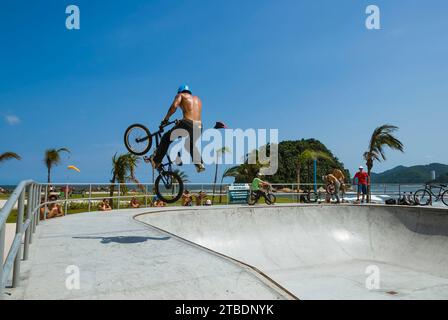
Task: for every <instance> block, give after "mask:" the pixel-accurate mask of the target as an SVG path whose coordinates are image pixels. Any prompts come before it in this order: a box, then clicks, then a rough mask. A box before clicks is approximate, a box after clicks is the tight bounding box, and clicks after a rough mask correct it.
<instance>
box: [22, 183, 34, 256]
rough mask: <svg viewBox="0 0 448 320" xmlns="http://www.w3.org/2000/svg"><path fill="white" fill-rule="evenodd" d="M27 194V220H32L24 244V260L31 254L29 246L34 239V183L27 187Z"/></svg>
mask: <svg viewBox="0 0 448 320" xmlns="http://www.w3.org/2000/svg"><path fill="white" fill-rule="evenodd" d="M26 189H27V191H26V195H27V200H26V220H28V219H29V220H30V224H29V225H28V228H27V229H26V232H25V244H24V246H23V260H28V256H29V246H30V243H31V242H32V239H33V232H32V230H31V229H32V215H31V202H32V197H33V185H32V184H30V185H29V186H28V187H27V188H26Z"/></svg>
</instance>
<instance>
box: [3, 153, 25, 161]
mask: <svg viewBox="0 0 448 320" xmlns="http://www.w3.org/2000/svg"><path fill="white" fill-rule="evenodd" d="M10 159H16V160H21V159H22V158H21V157H20V156H19V155H18V154H17V153H14V152H5V153H2V154H0V163H2V162H4V161H6V160H10Z"/></svg>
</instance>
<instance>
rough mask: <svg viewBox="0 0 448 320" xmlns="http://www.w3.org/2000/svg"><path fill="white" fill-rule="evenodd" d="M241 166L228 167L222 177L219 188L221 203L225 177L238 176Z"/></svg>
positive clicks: (220, 201)
mask: <svg viewBox="0 0 448 320" xmlns="http://www.w3.org/2000/svg"><path fill="white" fill-rule="evenodd" d="M238 170H239V166H236V167H231V168H227V169H226V170H225V171H224V173H223V174H222V177H221V184H220V188H219V203H222V182H223V181H224V179H225V178H228V177H236V176H237V175H238Z"/></svg>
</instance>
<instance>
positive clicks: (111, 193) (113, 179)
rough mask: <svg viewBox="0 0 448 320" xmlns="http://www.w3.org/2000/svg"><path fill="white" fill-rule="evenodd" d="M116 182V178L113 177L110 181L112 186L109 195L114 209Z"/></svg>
mask: <svg viewBox="0 0 448 320" xmlns="http://www.w3.org/2000/svg"><path fill="white" fill-rule="evenodd" d="M115 180H116V178H115V176H113V177H112V180H110V183H111V185H110V193H109V197H110V200H109V204H110V206H111V207H112V209H113V208H114V199H113V196H114V194H115Z"/></svg>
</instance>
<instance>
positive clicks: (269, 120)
mask: <svg viewBox="0 0 448 320" xmlns="http://www.w3.org/2000/svg"><path fill="white" fill-rule="evenodd" d="M68 4H76V5H78V6H79V8H80V10H81V29H80V30H78V31H69V30H67V29H66V28H65V18H66V14H65V8H66V6H67V5H68ZM369 4H376V5H378V6H379V7H380V9H381V24H382V29H381V30H375V31H371V30H370V31H369V30H367V29H366V28H365V26H364V21H365V18H366V14H365V13H364V11H365V8H366V6H367V5H369ZM447 12H448V3H447V2H446V1H443V0H439V1H437V0H429V1H422V0H420V1H416V0H408V1H406V2H404V1H398V0H392V1H391V0H388V1H362V0H357V1H354V0H327V1H324V0H309V1H304V0H303V1H298V0H292V1H283V0H279V1H272V0H271V1H267V0H257V1H248V0H247V1H205V0H189V1H174V0H173V1H135V0H128V1H107V2H105V1H79V0H78V1H73V2H70V3H68V2H64V1H56V0H55V1H33V2H31V1H2V2H1V4H0V35H1V37H0V41H1V50H0V75H1V77H0V117H1V118H0V137H1V141H0V152H3V151H15V152H17V153H19V154H20V155H21V156H22V157H23V160H22V161H20V162H16V161H11V162H7V163H4V164H3V165H2V166H1V167H0V183H2V184H8V183H16V182H18V181H20V180H22V179H26V178H33V179H37V180H39V181H43V180H45V176H46V171H45V167H44V165H43V162H42V159H43V153H44V150H45V149H47V148H50V147H68V148H70V149H71V150H72V154H71V155H70V159H67V157H66V156H64V165H62V166H60V167H58V168H56V169H55V170H54V179H55V180H58V181H61V182H65V181H66V180H67V170H66V165H68V164H75V165H77V166H78V167H80V168H81V170H82V172H81V173H80V174H77V175H74V174H73V175H72V176H70V177H69V179H70V181H71V182H75V181H79V182H81V181H82V182H85V181H98V182H103V181H104V182H106V181H108V179H110V167H111V157H112V155H113V154H114V153H115V152H124V151H125V149H124V146H123V143H122V135H123V131H124V130H125V129H126V127H127V126H128V125H129V124H132V123H135V122H143V123H145V124H147V125H148V126H149V127H151V128H154V127H155V126H156V125H157V124H158V123H159V122H160V120H161V119H162V117H163V116H164V115H165V113H166V109H167V108H168V106H169V104H170V102H171V100H172V98H173V96H174V94H175V90H176V88H177V87H178V85H179V84H181V83H189V84H190V85H191V87H192V88H193V90H194V93H195V94H198V95H199V96H200V97H201V98H202V100H203V103H204V115H203V118H204V119H203V120H204V124H205V126H211V125H213V123H214V122H215V121H216V120H222V121H225V122H226V123H227V124H228V125H229V126H230V127H232V128H278V129H279V136H280V140H287V139H301V138H311V137H314V138H317V139H319V140H321V141H322V142H323V143H324V144H326V145H327V146H328V147H329V148H330V149H331V150H332V151H333V152H334V153H335V155H336V156H337V157H339V158H340V159H341V160H342V161H343V162H344V163H345V164H346V167H347V168H349V169H351V170H352V171H353V170H354V169H355V168H356V167H357V166H358V165H359V164H360V163H362V158H361V157H362V153H363V151H364V150H365V149H366V147H367V143H368V139H369V136H370V134H371V132H372V130H373V129H374V128H375V127H376V126H378V125H380V124H383V123H391V124H395V125H397V126H399V127H400V131H399V133H398V136H399V138H400V139H401V140H402V141H403V143H404V144H405V147H406V153H405V154H399V153H394V152H388V155H389V158H388V161H387V162H385V163H383V164H379V165H378V164H377V165H376V168H375V170H376V171H382V170H386V169H389V168H392V167H394V166H396V165H399V164H402V165H413V164H426V163H430V162H442V163H447V162H448V161H447V158H448V149H447V148H446V147H444V146H443V142H442V136H443V134H444V132H446V129H447V125H446V124H447V118H448V117H447V116H448V109H447V101H448V99H447V98H448V81H447V78H446V77H447V75H448V59H447V56H448V41H447V36H446V35H447V30H448V20H447V19H446V14H447ZM445 135H446V133H445ZM184 169H185V171H187V173H188V174H189V175H190V180H192V181H195V182H205V181H210V180H211V178H212V170H208V173H206V174H202V175H200V176H199V175H196V174H195V173H194V172H193V170H192V169H191V168H184ZM209 169H210V168H209ZM138 174H139V178H140V179H141V180H142V181H149V180H150V175H149V168H148V167H146V166H144V165H142V166H141V168H140V169H139V171H138Z"/></svg>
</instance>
